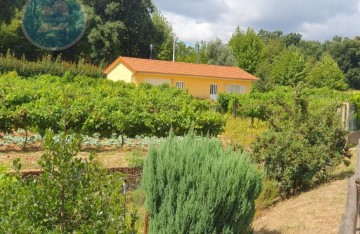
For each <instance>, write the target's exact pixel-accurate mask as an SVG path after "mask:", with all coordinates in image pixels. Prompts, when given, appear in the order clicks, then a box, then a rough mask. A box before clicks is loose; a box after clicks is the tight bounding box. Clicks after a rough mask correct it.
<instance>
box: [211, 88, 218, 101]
mask: <svg viewBox="0 0 360 234" xmlns="http://www.w3.org/2000/svg"><path fill="white" fill-rule="evenodd" d="M217 94H218V86H217V84H210V99H211V100H213V101H216V100H217Z"/></svg>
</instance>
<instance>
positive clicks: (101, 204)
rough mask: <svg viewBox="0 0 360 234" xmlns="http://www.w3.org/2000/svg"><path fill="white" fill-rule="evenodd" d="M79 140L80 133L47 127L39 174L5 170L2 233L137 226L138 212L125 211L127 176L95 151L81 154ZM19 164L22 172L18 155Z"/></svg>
mask: <svg viewBox="0 0 360 234" xmlns="http://www.w3.org/2000/svg"><path fill="white" fill-rule="evenodd" d="M80 143H81V138H79V136H74V135H68V134H62V135H58V136H55V135H53V134H52V133H51V132H48V133H47V135H46V139H45V153H44V155H43V156H42V157H41V159H40V161H39V165H40V166H41V169H42V173H41V174H40V175H39V177H37V178H36V179H34V178H31V179H28V180H25V179H23V178H22V177H21V176H20V174H17V176H15V177H14V176H12V175H7V176H5V175H3V174H0V198H1V200H2V201H3V202H1V204H0V208H1V209H0V217H1V218H0V232H1V233H14V232H18V231H20V232H28V231H31V232H32V233H84V232H88V231H89V230H91V231H94V232H98V233H135V232H136V230H135V227H134V224H135V221H136V218H137V216H136V214H131V215H126V214H125V213H124V212H125V210H124V209H125V200H124V195H123V194H122V183H123V181H122V178H121V177H119V176H118V175H116V174H107V173H106V172H105V171H104V170H102V169H101V168H100V167H99V166H98V165H96V164H95V163H94V162H93V161H92V160H93V158H94V154H91V156H90V159H89V161H87V160H81V159H79V158H76V157H75V156H76V155H77V153H78V152H79V150H80ZM14 166H15V168H16V170H17V172H18V173H19V170H20V169H21V164H19V161H15V163H14ZM4 189H6V190H4ZM128 216H129V217H128ZM130 216H131V217H130ZM128 222H129V223H128Z"/></svg>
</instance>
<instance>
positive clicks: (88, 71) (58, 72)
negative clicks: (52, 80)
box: [0, 51, 105, 78]
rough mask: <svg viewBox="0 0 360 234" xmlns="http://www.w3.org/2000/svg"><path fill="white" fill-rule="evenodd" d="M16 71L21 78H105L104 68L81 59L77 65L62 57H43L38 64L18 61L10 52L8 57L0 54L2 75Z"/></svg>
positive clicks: (24, 60)
mask: <svg viewBox="0 0 360 234" xmlns="http://www.w3.org/2000/svg"><path fill="white" fill-rule="evenodd" d="M11 71H16V72H17V73H18V74H19V75H20V76H23V77H33V76H37V75H44V74H51V75H54V76H63V75H64V74H65V73H66V72H71V73H72V74H75V75H84V76H89V77H94V78H104V77H105V75H104V74H103V73H102V68H101V67H97V66H94V65H92V64H89V63H86V62H85V61H84V60H82V59H80V60H79V61H78V62H77V63H74V62H66V61H64V60H62V59H61V57H57V58H53V57H52V56H51V55H46V56H43V57H42V58H41V59H39V60H38V61H36V62H33V61H28V60H26V59H25V58H22V59H18V58H16V57H15V56H13V55H12V54H11V53H10V51H8V52H7V53H6V55H2V54H0V74H1V73H3V74H5V73H8V72H11Z"/></svg>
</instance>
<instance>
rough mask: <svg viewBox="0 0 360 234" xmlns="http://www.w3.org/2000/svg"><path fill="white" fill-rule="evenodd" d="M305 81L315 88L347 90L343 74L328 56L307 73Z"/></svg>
mask: <svg viewBox="0 0 360 234" xmlns="http://www.w3.org/2000/svg"><path fill="white" fill-rule="evenodd" d="M307 80H308V83H309V84H310V85H311V86H313V87H316V88H321V87H328V88H331V89H335V90H345V89H346V88H347V84H346V83H345V76H344V73H343V72H342V71H341V69H340V68H339V66H338V65H337V63H336V62H335V60H334V59H333V58H332V57H331V56H330V55H329V54H325V55H324V56H323V57H322V58H321V59H320V61H318V62H317V63H316V64H315V66H314V67H313V68H312V69H311V71H310V72H309V76H308V78H307Z"/></svg>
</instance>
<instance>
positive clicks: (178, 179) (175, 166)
mask: <svg viewBox="0 0 360 234" xmlns="http://www.w3.org/2000/svg"><path fill="white" fill-rule="evenodd" d="M143 173H144V174H143V186H144V190H145V195H146V206H147V208H148V209H149V215H150V219H149V220H150V223H149V232H150V233H189V232H190V233H248V232H249V231H250V224H251V221H252V218H253V216H254V212H255V203H254V201H255V199H256V198H257V197H258V196H259V193H260V191H261V180H262V176H261V173H260V172H259V171H258V169H257V168H256V166H255V165H254V164H252V163H251V162H250V160H249V158H248V156H247V155H245V154H239V153H237V152H234V151H233V150H224V148H223V146H222V144H221V143H220V141H218V140H216V139H210V138H196V137H195V136H194V134H193V133H190V134H188V135H187V136H186V137H185V139H183V140H180V141H179V140H176V138H175V137H174V136H173V135H172V134H171V135H170V136H169V138H168V139H167V140H166V142H165V143H163V144H162V145H161V146H159V147H151V148H150V151H149V153H148V156H147V159H146V160H145V164H144V172H143Z"/></svg>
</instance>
